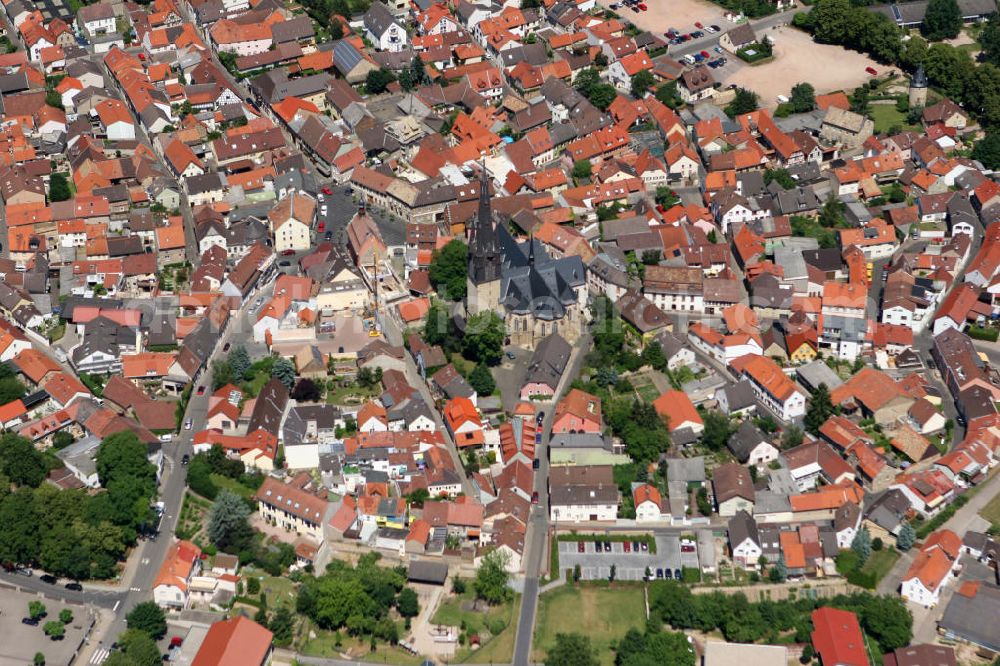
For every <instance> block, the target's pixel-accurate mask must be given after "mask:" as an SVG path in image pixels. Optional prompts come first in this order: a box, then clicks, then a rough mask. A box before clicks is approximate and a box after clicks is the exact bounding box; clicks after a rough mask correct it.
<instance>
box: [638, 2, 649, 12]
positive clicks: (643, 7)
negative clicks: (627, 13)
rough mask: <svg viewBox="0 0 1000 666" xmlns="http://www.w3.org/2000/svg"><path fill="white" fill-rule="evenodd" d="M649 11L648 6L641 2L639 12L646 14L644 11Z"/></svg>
mask: <svg viewBox="0 0 1000 666" xmlns="http://www.w3.org/2000/svg"><path fill="white" fill-rule="evenodd" d="M647 9H649V8H648V7H646V5H644V4H642V3H641V2H640V3H639V11H640V12H644V11H646V10H647Z"/></svg>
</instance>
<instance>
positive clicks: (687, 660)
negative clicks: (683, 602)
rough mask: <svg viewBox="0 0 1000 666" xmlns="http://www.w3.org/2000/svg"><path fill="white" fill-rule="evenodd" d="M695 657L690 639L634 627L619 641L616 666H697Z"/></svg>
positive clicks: (665, 632) (676, 634)
mask: <svg viewBox="0 0 1000 666" xmlns="http://www.w3.org/2000/svg"><path fill="white" fill-rule="evenodd" d="M695 659H696V655H695V652H694V648H692V647H691V644H690V643H688V640H687V636H685V635H684V634H682V633H680V632H675V631H655V630H650V629H647V631H646V633H645V634H643V633H641V632H640V631H639V630H638V629H635V628H632V629H629V630H628V633H626V634H625V636H624V637H623V638H622V639H621V640H620V641H618V648H617V649H616V650H615V666H654V665H656V664H670V665H671V666H694V664H695Z"/></svg>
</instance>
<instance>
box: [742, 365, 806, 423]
mask: <svg viewBox="0 0 1000 666" xmlns="http://www.w3.org/2000/svg"><path fill="white" fill-rule="evenodd" d="M730 365H731V366H732V368H733V370H734V371H735V372H736V373H737V374H739V375H742V376H743V377H746V378H747V379H748V380H749V381H750V386H751V387H753V391H754V395H755V396H756V397H757V399H758V400H760V402H761V403H762V404H763V405H764V406H765V407H767V408H768V409H769V410H770V411H771V412H772V413H773V414H774V415H775V416H777V417H778V418H780V419H781V420H782V421H791V420H792V419H794V418H797V417H799V416H804V415H805V413H806V394H805V391H803V390H802V389H800V388H799V387H798V386H796V385H795V382H793V381H792V380H791V379H789V378H788V376H787V375H786V374H785V373H784V372H782V371H781V368H780V367H778V365H777V364H776V363H775V362H774V361H772V360H771V359H769V358H765V357H763V356H755V355H753V354H748V355H747V356H743V357H741V358H738V359H736V360H734V361H733V362H732V363H730Z"/></svg>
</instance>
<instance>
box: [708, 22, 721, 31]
mask: <svg viewBox="0 0 1000 666" xmlns="http://www.w3.org/2000/svg"><path fill="white" fill-rule="evenodd" d="M711 27H712V30H714V31H716V32H719V31H720V30H722V28H720V27H719V26H717V25H715V24H714V23H713V24H712V26H711Z"/></svg>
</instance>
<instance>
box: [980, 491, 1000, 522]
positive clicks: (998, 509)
mask: <svg viewBox="0 0 1000 666" xmlns="http://www.w3.org/2000/svg"><path fill="white" fill-rule="evenodd" d="M979 515H980V516H982V517H983V518H985V519H986V520H988V521H990V525H1000V493H997V495H996V497H994V498H993V499H991V500H990V501H989V503H988V504H987V505H986V506H984V507H983V509H982V511H980V512H979Z"/></svg>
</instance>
